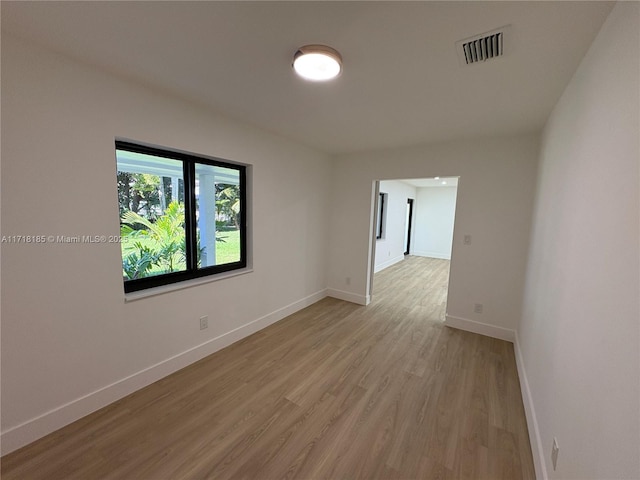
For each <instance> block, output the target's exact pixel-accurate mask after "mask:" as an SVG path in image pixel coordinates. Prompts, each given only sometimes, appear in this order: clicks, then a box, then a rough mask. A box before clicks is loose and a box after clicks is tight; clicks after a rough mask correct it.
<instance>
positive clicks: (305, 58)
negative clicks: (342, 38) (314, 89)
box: [293, 45, 342, 82]
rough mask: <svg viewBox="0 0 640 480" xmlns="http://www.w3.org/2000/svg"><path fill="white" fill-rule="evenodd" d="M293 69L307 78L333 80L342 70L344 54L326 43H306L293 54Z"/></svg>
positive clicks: (317, 80) (318, 80)
mask: <svg viewBox="0 0 640 480" xmlns="http://www.w3.org/2000/svg"><path fill="white" fill-rule="evenodd" d="M293 69H294V70H295V71H296V73H297V74H298V75H300V76H301V77H302V78H304V79H306V80H311V81H314V82H323V81H326V80H331V79H332V78H335V77H337V76H338V75H340V72H342V56H340V54H339V53H338V51H337V50H335V49H333V48H331V47H327V46H326V45H305V46H304V47H300V48H299V49H298V51H297V52H296V53H295V55H294V56H293Z"/></svg>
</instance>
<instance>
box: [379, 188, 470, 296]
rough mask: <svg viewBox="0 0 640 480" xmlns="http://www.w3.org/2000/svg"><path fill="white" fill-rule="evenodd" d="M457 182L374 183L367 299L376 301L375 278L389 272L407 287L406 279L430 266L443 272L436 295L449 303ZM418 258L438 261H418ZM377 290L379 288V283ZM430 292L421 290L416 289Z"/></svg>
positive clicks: (426, 287)
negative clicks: (396, 273)
mask: <svg viewBox="0 0 640 480" xmlns="http://www.w3.org/2000/svg"><path fill="white" fill-rule="evenodd" d="M458 180H459V179H458V177H442V178H440V177H432V178H419V179H399V180H395V179H394V180H379V181H376V182H374V184H373V195H372V200H373V203H374V205H372V209H373V215H372V222H373V224H372V225H371V231H372V235H371V242H372V248H371V250H370V252H371V253H370V259H369V260H370V265H371V268H370V275H369V278H368V280H369V282H368V292H367V296H368V299H370V300H373V301H375V298H374V294H382V293H383V292H382V291H374V281H375V276H376V275H377V274H378V273H379V272H382V271H383V270H386V269H387V268H389V267H393V270H394V271H399V274H398V276H397V278H406V279H407V281H411V280H410V277H414V280H415V272H416V268H422V267H421V266H424V265H432V264H433V265H434V266H435V265H438V268H439V269H442V268H445V269H446V275H445V277H446V286H444V287H442V286H439V287H438V288H439V289H444V290H443V291H442V292H440V293H441V294H442V295H444V298H448V291H449V286H450V285H451V284H452V283H453V280H455V279H452V278H451V277H450V276H449V272H450V265H451V260H452V256H453V255H452V254H453V231H454V224H455V211H456V203H457V193H458ZM382 202H384V203H383V205H384V207H383V208H381V203H382ZM419 257H425V258H426V259H431V260H438V261H433V262H432V261H428V262H423V261H417V260H418V259H419ZM409 260H411V261H409ZM414 260H415V261H414ZM417 266H418V267H417ZM404 267H406V268H407V269H411V268H412V269H413V270H412V271H413V272H414V273H411V272H410V271H409V270H407V272H404V273H403V268H404ZM425 268H426V267H425ZM438 277H439V278H440V277H441V275H438ZM381 278H382V277H381ZM425 278H428V275H427V277H425ZM380 285H381V286H380V288H384V282H382V281H381V284H380ZM431 287H433V286H428V285H421V287H420V288H421V289H424V290H427V289H429V288H431ZM375 288H378V287H375ZM379 296H380V295H378V297H379ZM440 298H442V296H440ZM445 304H446V302H445Z"/></svg>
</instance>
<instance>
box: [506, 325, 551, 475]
mask: <svg viewBox="0 0 640 480" xmlns="http://www.w3.org/2000/svg"><path fill="white" fill-rule="evenodd" d="M514 348H515V353H516V365H517V367H518V377H520V390H521V392H522V403H524V413H525V415H526V417H527V427H528V430H529V443H531V455H532V456H533V466H534V468H535V472H536V478H541V479H545V480H546V479H547V478H549V476H548V475H547V464H546V462H545V460H544V449H543V448H542V440H541V438H540V429H539V428H538V420H537V417H536V411H535V408H534V406H533V396H532V395H531V389H530V387H529V379H528V378H527V371H526V370H525V368H524V359H523V357H522V350H520V341H519V338H518V331H517V330H516V341H515V344H514Z"/></svg>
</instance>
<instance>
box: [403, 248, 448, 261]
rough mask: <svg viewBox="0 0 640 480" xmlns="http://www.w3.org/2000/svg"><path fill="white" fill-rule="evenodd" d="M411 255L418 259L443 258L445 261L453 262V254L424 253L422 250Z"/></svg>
mask: <svg viewBox="0 0 640 480" xmlns="http://www.w3.org/2000/svg"><path fill="white" fill-rule="evenodd" d="M411 255H415V256H416V257H429V258H441V259H443V260H451V254H450V253H449V254H446V253H439V252H422V251H420V250H418V251H413V252H411Z"/></svg>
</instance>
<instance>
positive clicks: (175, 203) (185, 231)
mask: <svg viewBox="0 0 640 480" xmlns="http://www.w3.org/2000/svg"><path fill="white" fill-rule="evenodd" d="M116 160H117V182H118V205H119V212H120V240H121V249H122V272H123V278H124V290H125V292H134V291H138V290H143V289H146V288H152V287H157V286H160V285H166V284H171V283H176V282H180V281H184V280H189V279H193V278H198V277H203V276H207V275H215V274H219V273H222V272H228V271H231V270H236V269H241V268H245V267H246V266H247V252H246V249H247V225H246V218H247V215H246V210H247V205H246V198H247V195H246V193H247V192H246V188H247V187H246V183H247V182H246V174H247V173H246V169H247V167H246V166H245V165H240V164H236V163H232V162H229V161H227V160H220V159H214V158H209V157H204V156H198V155H194V154H190V153H184V152H178V151H171V150H168V149H163V148H157V147H150V146H146V145H141V144H136V143H132V142H125V141H116Z"/></svg>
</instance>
